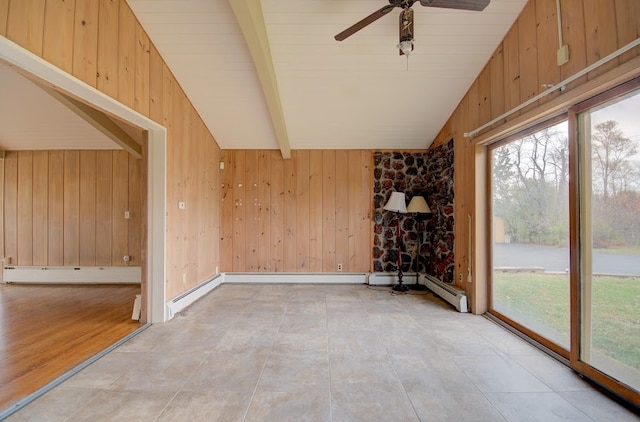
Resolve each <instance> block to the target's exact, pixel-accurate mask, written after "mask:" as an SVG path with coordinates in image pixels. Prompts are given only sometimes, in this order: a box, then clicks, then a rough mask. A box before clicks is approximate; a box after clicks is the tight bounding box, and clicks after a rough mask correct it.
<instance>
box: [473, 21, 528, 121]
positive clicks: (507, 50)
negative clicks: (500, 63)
mask: <svg viewBox="0 0 640 422" xmlns="http://www.w3.org/2000/svg"><path fill="white" fill-rule="evenodd" d="M502 45H503V55H504V81H503V85H504V91H503V92H504V95H505V97H504V106H505V110H511V109H512V108H514V107H516V106H518V105H519V104H520V61H519V60H520V57H519V55H518V52H519V45H518V21H516V22H515V23H514V24H513V26H512V27H511V29H510V30H509V32H508V33H507V35H506V37H505V38H504V41H503V43H502ZM519 115H520V113H514V114H512V115H511V116H509V117H507V120H509V119H513V118H515V117H517V116H519ZM471 129H473V128H471Z"/></svg>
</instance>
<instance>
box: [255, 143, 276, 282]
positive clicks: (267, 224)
mask: <svg viewBox="0 0 640 422" xmlns="http://www.w3.org/2000/svg"><path fill="white" fill-rule="evenodd" d="M258 175H259V177H258V189H259V191H258V198H259V203H258V270H259V271H273V270H272V269H271V262H272V261H271V204H270V201H271V151H268V150H262V151H260V152H259V157H258Z"/></svg>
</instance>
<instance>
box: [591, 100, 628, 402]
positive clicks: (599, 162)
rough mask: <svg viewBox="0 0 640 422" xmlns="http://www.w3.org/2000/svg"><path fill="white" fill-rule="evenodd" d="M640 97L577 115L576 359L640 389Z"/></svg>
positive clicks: (610, 103) (606, 104)
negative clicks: (578, 247) (578, 240)
mask: <svg viewBox="0 0 640 422" xmlns="http://www.w3.org/2000/svg"><path fill="white" fill-rule="evenodd" d="M639 113H640V92H639V91H635V92H632V93H630V94H627V95H625V96H623V97H621V98H617V99H615V100H612V101H609V102H607V103H605V104H603V105H600V106H598V107H595V108H591V109H589V110H587V111H585V112H583V113H580V115H579V128H580V129H579V145H580V148H581V154H580V155H581V159H580V168H581V171H580V174H581V176H580V178H581V183H582V186H581V189H580V192H581V200H580V208H581V211H580V214H581V227H582V229H581V255H580V256H581V277H580V280H581V281H580V322H581V328H580V360H582V361H583V362H585V363H587V364H589V365H591V366H592V367H594V368H596V369H598V370H599V371H601V372H604V373H606V374H607V375H609V376H611V377H613V378H615V379H617V380H619V381H621V382H623V383H625V384H627V385H628V386H631V387H632V388H634V389H636V390H638V389H640V121H639V120H638V116H639V115H640V114H639Z"/></svg>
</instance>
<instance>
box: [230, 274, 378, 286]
mask: <svg viewBox="0 0 640 422" xmlns="http://www.w3.org/2000/svg"><path fill="white" fill-rule="evenodd" d="M366 281H367V273H347V272H344V273H266V272H264V273H262V272H255V273H225V274H224V283H296V284H363V283H365V282H366Z"/></svg>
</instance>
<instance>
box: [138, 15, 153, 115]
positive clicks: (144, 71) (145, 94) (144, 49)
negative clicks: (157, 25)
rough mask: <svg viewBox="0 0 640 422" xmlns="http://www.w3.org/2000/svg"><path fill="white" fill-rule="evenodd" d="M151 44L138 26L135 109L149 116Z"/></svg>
mask: <svg viewBox="0 0 640 422" xmlns="http://www.w3.org/2000/svg"><path fill="white" fill-rule="evenodd" d="M150 50H151V42H150V41H149V37H148V36H147V33H146V32H144V29H143V28H142V27H141V26H140V25H136V51H135V80H134V90H135V93H134V109H135V110H136V111H137V112H139V113H142V114H144V115H145V116H149V112H150V110H149V108H150V106H149V95H150V94H149V90H150V80H149V79H150V73H149V70H150V68H151V57H150V56H151V53H150Z"/></svg>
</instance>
